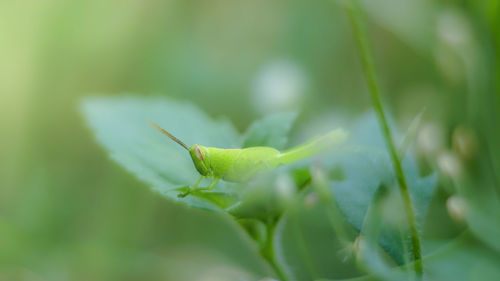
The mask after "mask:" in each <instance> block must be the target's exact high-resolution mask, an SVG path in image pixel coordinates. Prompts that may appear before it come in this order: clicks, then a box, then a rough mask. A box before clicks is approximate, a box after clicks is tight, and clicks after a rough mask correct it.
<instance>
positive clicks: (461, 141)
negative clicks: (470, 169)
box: [452, 126, 478, 160]
mask: <svg viewBox="0 0 500 281" xmlns="http://www.w3.org/2000/svg"><path fill="white" fill-rule="evenodd" d="M452 142H453V149H454V150H455V151H456V152H457V153H458V155H459V156H460V157H461V158H463V159H465V160H470V159H472V158H474V156H475V155H476V153H477V150H478V140H477V137H476V134H475V133H474V131H472V130H471V129H470V128H468V127H465V126H458V127H457V128H456V129H455V130H454V131H453V135H452Z"/></svg>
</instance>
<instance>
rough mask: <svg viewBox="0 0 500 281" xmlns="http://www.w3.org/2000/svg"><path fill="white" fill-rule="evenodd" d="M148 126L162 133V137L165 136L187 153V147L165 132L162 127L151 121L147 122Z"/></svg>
mask: <svg viewBox="0 0 500 281" xmlns="http://www.w3.org/2000/svg"><path fill="white" fill-rule="evenodd" d="M149 124H151V126H153V127H154V128H155V129H157V130H158V131H160V132H162V133H163V134H164V135H166V136H167V137H169V138H170V139H171V140H173V141H175V142H176V143H178V144H180V145H181V146H182V147H184V148H185V149H186V150H187V151H189V147H188V146H187V145H186V144H185V143H183V142H182V141H180V140H179V139H178V138H176V137H174V136H173V135H172V134H170V133H169V132H167V131H166V130H165V129H163V128H162V127H160V126H158V125H157V124H156V123H154V122H153V121H149Z"/></svg>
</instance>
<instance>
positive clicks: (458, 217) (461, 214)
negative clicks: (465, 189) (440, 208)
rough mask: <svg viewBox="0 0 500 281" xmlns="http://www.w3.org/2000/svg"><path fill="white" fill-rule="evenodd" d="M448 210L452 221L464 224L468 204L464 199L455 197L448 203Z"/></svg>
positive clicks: (449, 199)
mask: <svg viewBox="0 0 500 281" xmlns="http://www.w3.org/2000/svg"><path fill="white" fill-rule="evenodd" d="M446 209H447V210H448V213H449V214H450V217H451V218H452V219H454V220H455V221H458V222H462V221H464V220H465V215H466V212H467V202H465V200H464V199H463V198H461V197H459V196H457V195H453V196H451V197H450V198H448V200H447V201H446Z"/></svg>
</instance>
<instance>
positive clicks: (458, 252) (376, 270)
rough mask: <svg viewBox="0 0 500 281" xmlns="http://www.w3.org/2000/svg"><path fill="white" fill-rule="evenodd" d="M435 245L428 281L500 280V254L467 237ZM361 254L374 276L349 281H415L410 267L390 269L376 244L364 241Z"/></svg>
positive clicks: (427, 264) (427, 267)
mask: <svg viewBox="0 0 500 281" xmlns="http://www.w3.org/2000/svg"><path fill="white" fill-rule="evenodd" d="M428 243H429V241H428ZM432 244H438V245H439V246H438V249H437V250H436V251H434V252H432V253H431V254H429V255H426V256H425V257H424V280H427V281H440V280H454V281H455V280H456V281H469V280H500V267H499V266H498V265H499V264H500V256H499V255H498V253H495V252H493V251H491V249H488V248H487V247H485V246H484V245H483V244H481V243H479V242H478V241H476V240H475V239H474V238H472V237H471V236H470V235H468V234H467V233H466V234H464V235H462V236H461V237H459V238H458V239H456V240H454V241H453V242H451V243H446V244H445V243H441V242H437V243H436V242H435V243H432ZM358 254H359V255H361V256H362V257H361V258H362V259H364V260H366V261H367V263H365V265H366V268H365V269H366V270H367V271H368V272H369V273H370V274H371V275H370V276H364V277H360V278H354V279H349V280H345V279H344V280H345V281H355V280H358V281H368V280H388V281H400V280H411V278H409V276H408V275H407V274H406V273H405V271H406V267H390V266H389V265H388V264H386V263H384V262H383V261H382V259H381V258H380V256H379V255H378V254H379V253H377V250H376V249H375V248H374V247H373V244H370V243H368V242H366V241H364V242H363V245H360V252H359V253H358ZM408 266H412V265H408ZM323 280H324V281H327V280H325V279H323ZM413 280H415V279H413Z"/></svg>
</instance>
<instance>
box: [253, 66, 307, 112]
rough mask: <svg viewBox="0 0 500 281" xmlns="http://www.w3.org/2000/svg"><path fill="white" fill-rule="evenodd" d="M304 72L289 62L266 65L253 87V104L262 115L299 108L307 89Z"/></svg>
mask: <svg viewBox="0 0 500 281" xmlns="http://www.w3.org/2000/svg"><path fill="white" fill-rule="evenodd" d="M306 84H307V83H306V78H305V75H304V73H303V71H302V70H301V69H300V68H299V67H298V66H297V65H296V64H294V63H292V62H290V61H287V60H277V61H273V62H270V63H269V64H267V65H265V66H264V67H263V69H262V70H261V71H260V72H259V73H258V74H257V77H256V79H255V82H254V86H253V95H252V99H253V104H254V106H255V108H256V109H258V110H259V111H261V112H262V113H268V112H272V111H279V110H291V109H295V108H297V107H298V105H299V104H300V101H301V99H302V97H303V95H304V92H305V89H306Z"/></svg>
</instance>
